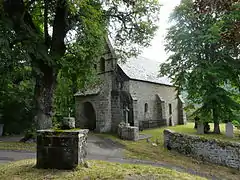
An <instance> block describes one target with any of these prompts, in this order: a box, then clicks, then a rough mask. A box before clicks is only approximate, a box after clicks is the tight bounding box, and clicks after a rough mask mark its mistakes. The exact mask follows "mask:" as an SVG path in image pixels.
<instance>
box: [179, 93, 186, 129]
mask: <svg viewBox="0 0 240 180" xmlns="http://www.w3.org/2000/svg"><path fill="white" fill-rule="evenodd" d="M184 106H185V103H184V101H183V99H182V97H181V96H178V124H186V122H187V117H186V113H185V111H184Z"/></svg>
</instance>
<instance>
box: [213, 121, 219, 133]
mask: <svg viewBox="0 0 240 180" xmlns="http://www.w3.org/2000/svg"><path fill="white" fill-rule="evenodd" d="M213 132H214V133H215V134H220V133H221V131H220V126H219V123H218V122H214V130H213Z"/></svg>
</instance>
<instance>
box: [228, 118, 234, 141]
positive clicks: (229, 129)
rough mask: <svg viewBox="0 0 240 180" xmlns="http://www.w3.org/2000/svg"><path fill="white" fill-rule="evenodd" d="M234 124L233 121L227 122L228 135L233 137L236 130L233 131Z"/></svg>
mask: <svg viewBox="0 0 240 180" xmlns="http://www.w3.org/2000/svg"><path fill="white" fill-rule="evenodd" d="M233 127H234V126H233V124H232V123H231V122H228V123H227V124H226V136H227V137H230V138H233V137H234V132H233Z"/></svg>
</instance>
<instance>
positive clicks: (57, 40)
mask: <svg viewBox="0 0 240 180" xmlns="http://www.w3.org/2000/svg"><path fill="white" fill-rule="evenodd" d="M67 17H68V4H67V1H66V0H59V1H58V3H57V7H56V15H55V18H54V23H53V35H52V44H51V52H50V54H51V55H52V56H53V57H54V58H61V57H62V56H63V55H64V54H65V51H66V46H65V43H64V38H65V36H66V34H67V29H68V24H67Z"/></svg>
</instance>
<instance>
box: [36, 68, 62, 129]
mask: <svg viewBox="0 0 240 180" xmlns="http://www.w3.org/2000/svg"><path fill="white" fill-rule="evenodd" d="M43 72H44V74H43V75H42V76H40V75H37V76H36V84H35V100H36V116H35V122H36V126H37V129H50V128H52V116H53V95H54V91H55V89H56V79H57V77H56V74H55V72H54V69H53V68H51V67H47V66H45V70H44V71H43Z"/></svg>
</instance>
